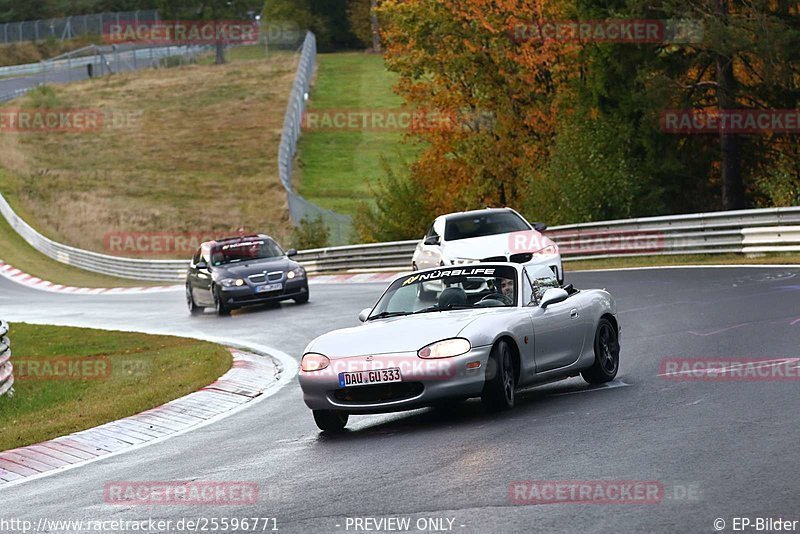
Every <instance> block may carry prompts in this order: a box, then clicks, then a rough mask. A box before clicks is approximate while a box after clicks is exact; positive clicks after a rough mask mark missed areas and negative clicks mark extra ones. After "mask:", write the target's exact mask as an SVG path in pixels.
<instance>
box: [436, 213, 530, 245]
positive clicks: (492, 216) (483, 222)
mask: <svg viewBox="0 0 800 534" xmlns="http://www.w3.org/2000/svg"><path fill="white" fill-rule="evenodd" d="M525 230H530V226H528V224H527V223H526V222H525V221H524V220H523V219H522V217H520V216H519V215H517V214H516V213H514V212H512V211H499V212H498V211H495V212H488V213H478V214H472V215H454V216H452V217H448V218H447V222H446V224H445V228H444V240H445V241H458V240H459V239H470V238H472V237H483V236H487V235H497V234H509V233H511V232H522V231H525Z"/></svg>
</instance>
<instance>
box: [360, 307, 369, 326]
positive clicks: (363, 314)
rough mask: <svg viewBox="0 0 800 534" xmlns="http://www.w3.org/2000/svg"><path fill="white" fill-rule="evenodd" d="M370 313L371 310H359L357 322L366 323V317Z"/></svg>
mask: <svg viewBox="0 0 800 534" xmlns="http://www.w3.org/2000/svg"><path fill="white" fill-rule="evenodd" d="M371 311H372V308H364V309H363V310H361V313H359V314H358V320H359V321H361V322H362V323H364V322H366V321H367V317H369V312H371Z"/></svg>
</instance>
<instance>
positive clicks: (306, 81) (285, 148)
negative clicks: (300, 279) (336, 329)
mask: <svg viewBox="0 0 800 534" xmlns="http://www.w3.org/2000/svg"><path fill="white" fill-rule="evenodd" d="M316 63H317V39H316V37H315V36H314V34H313V33H312V32H308V33H306V38H305V41H304V42H303V47H302V49H301V53H300V64H299V66H298V68H297V75H296V77H295V80H294V85H293V86H292V93H291V96H290V97H289V107H288V108H287V110H286V118H285V119H284V122H283V133H282V134H281V144H280V148H279V149H278V172H279V175H280V179H281V183H282V184H283V187H284V188H285V189H286V195H287V198H288V201H289V215H290V217H291V219H292V223H293V224H295V225H299V224H300V223H301V222H302V221H303V220H304V219H305V220H308V221H315V220H318V219H322V221H323V222H324V223H325V225H326V226H327V227H328V229H329V231H330V241H331V244H332V245H342V244H345V243H348V242H349V241H350V233H351V228H352V219H351V218H350V217H349V216H347V215H342V214H340V213H336V212H334V211H331V210H326V209H324V208H321V207H319V206H317V205H316V204H313V203H312V202H309V201H308V200H306V199H305V198H303V197H302V196H300V195H299V194H298V193H296V192H295V191H294V188H293V187H292V170H293V168H294V156H295V154H296V153H297V140H298V139H299V138H300V130H301V126H302V122H303V113H304V112H305V110H306V100H307V99H308V90H309V88H310V86H311V79H312V77H313V75H314V67H315V65H316Z"/></svg>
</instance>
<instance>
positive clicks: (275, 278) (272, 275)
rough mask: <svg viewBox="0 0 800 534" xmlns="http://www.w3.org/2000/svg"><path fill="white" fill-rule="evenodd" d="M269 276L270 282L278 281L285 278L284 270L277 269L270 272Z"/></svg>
mask: <svg viewBox="0 0 800 534" xmlns="http://www.w3.org/2000/svg"><path fill="white" fill-rule="evenodd" d="M267 276H268V277H269V281H270V282H277V281H278V280H280V279H281V278H283V271H276V272H274V273H269V274H268V275H267Z"/></svg>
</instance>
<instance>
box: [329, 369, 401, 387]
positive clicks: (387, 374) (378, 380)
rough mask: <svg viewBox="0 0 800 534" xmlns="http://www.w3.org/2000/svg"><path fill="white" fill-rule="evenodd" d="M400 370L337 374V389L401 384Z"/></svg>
mask: <svg viewBox="0 0 800 534" xmlns="http://www.w3.org/2000/svg"><path fill="white" fill-rule="evenodd" d="M402 381H403V379H402V377H401V376H400V369H375V370H373V371H357V372H355V373H339V387H340V388H345V387H355V386H368V385H370V384H388V383H389V382H402Z"/></svg>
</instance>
